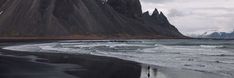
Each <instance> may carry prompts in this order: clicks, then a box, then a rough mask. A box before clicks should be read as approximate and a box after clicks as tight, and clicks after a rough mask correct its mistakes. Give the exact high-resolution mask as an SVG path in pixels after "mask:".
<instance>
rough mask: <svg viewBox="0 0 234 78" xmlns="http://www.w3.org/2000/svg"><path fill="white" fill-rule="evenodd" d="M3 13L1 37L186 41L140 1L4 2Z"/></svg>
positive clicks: (162, 15) (0, 6)
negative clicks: (168, 38) (181, 39)
mask: <svg viewBox="0 0 234 78" xmlns="http://www.w3.org/2000/svg"><path fill="white" fill-rule="evenodd" d="M0 11H1V14H0V37H50V36H73V35H79V36H80V35H82V36H93V35H95V36H106V37H108V36H109V37H123V38H124V37H126V36H127V37H138V36H139V37H142V38H150V37H152V38H157V37H174V38H184V37H185V36H183V35H182V34H181V33H180V32H179V31H178V30H177V29H176V28H175V27H174V26H173V25H171V24H170V23H169V21H168V20H167V18H166V16H165V15H164V14H163V13H162V12H160V13H159V12H158V10H157V9H155V11H154V13H153V14H152V15H149V13H148V12H146V13H142V9H141V4H140V1H139V0H0Z"/></svg>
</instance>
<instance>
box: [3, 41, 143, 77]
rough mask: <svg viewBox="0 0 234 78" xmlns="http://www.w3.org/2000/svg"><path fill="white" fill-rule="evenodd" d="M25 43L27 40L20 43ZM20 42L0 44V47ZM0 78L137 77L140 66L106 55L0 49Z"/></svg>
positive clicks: (139, 73) (139, 72)
mask: <svg viewBox="0 0 234 78" xmlns="http://www.w3.org/2000/svg"><path fill="white" fill-rule="evenodd" d="M24 43H28V42H24ZM15 44H23V43H22V42H21V43H16V42H14V43H9V42H8V43H1V46H6V45H15ZM0 52H1V55H0V78H139V77H140V75H141V65H140V64H138V63H135V62H131V61H125V60H120V59H115V58H109V57H100V56H91V55H79V54H77V55H72V54H50V53H32V52H31V53H28V52H17V51H9V50H4V49H0Z"/></svg>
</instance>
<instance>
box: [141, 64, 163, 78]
mask: <svg viewBox="0 0 234 78" xmlns="http://www.w3.org/2000/svg"><path fill="white" fill-rule="evenodd" d="M140 78H167V77H166V76H165V75H164V74H163V73H162V72H160V71H159V70H158V69H156V68H152V67H150V66H142V69H141V77H140Z"/></svg>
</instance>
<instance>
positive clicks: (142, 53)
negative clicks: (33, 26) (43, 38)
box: [4, 39, 234, 78]
mask: <svg viewBox="0 0 234 78" xmlns="http://www.w3.org/2000/svg"><path fill="white" fill-rule="evenodd" d="M4 49H8V50H17V51H27V52H49V53H68V54H89V55H96V56H105V57H114V58H119V59H123V60H129V61H135V62H138V63H142V64H147V65H151V66H156V67H163V68H173V69H183V70H190V71H196V72H206V73H212V74H216V75H220V76H221V77H222V78H234V40H212V39H200V40H199V39H155V40H65V41H56V42H51V43H39V44H24V45H16V46H7V47H4ZM155 78H163V77H155ZM165 78H169V77H165ZM191 78H194V77H191ZM195 78H196V77H195ZM197 78H200V77H197ZM201 78H205V77H201ZM217 78H218V77H217Z"/></svg>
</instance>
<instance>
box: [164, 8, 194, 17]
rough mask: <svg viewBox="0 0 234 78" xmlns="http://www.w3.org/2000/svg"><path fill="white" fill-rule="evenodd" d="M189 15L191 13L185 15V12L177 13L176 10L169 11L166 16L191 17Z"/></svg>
mask: <svg viewBox="0 0 234 78" xmlns="http://www.w3.org/2000/svg"><path fill="white" fill-rule="evenodd" d="M191 14H192V13H191V12H187V13H186V11H179V10H177V9H171V10H170V11H169V14H168V16H169V17H176V16H186V15H191Z"/></svg>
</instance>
